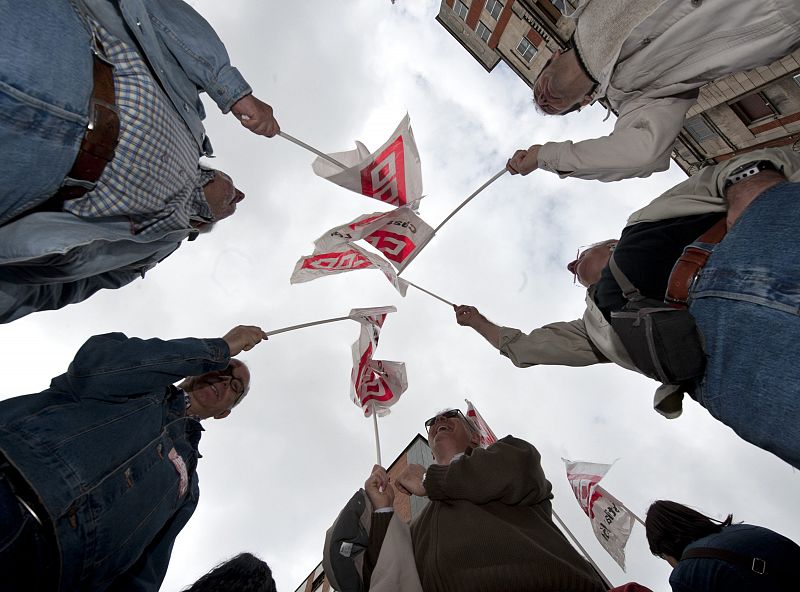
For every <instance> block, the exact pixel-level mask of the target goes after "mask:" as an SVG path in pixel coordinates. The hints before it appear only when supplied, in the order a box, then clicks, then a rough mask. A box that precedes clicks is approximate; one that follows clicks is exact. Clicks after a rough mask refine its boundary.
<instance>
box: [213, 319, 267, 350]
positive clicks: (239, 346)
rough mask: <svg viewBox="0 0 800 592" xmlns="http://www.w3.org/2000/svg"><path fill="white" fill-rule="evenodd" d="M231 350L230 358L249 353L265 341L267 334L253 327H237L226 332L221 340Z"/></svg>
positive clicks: (259, 328)
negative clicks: (245, 352) (244, 352)
mask: <svg viewBox="0 0 800 592" xmlns="http://www.w3.org/2000/svg"><path fill="white" fill-rule="evenodd" d="M222 339H224V340H225V343H227V344H228V347H229V348H230V350H231V357H234V356H238V355H239V354H240V353H242V351H249V350H251V349H253V348H254V347H255V346H256V345H258V344H259V343H261V342H262V341H264V340H266V339H267V334H266V333H264V331H262V330H261V327H256V326H255V325H238V326H237V327H234V328H233V329H231V330H230V331H228V332H227V333H226V334H225V336H224V337H223V338H222Z"/></svg>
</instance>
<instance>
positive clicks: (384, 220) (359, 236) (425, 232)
mask: <svg viewBox="0 0 800 592" xmlns="http://www.w3.org/2000/svg"><path fill="white" fill-rule="evenodd" d="M417 203H418V202H413V203H411V204H407V205H404V206H401V207H399V208H396V209H394V210H391V211H389V212H373V213H372V214H364V215H363V216H359V217H358V218H356V219H355V220H353V221H352V222H348V223H347V224H342V225H341V226H337V227H336V228H331V229H330V230H329V231H327V232H326V233H325V234H323V235H322V236H321V237H319V238H318V239H317V240H316V241H314V249H315V251H319V252H322V253H326V252H331V251H332V250H333V249H336V248H337V247H339V246H341V245H343V244H347V243H352V242H355V241H357V240H365V241H366V242H368V243H369V244H371V245H372V246H373V247H375V248H376V249H377V250H378V251H380V252H381V253H382V254H383V255H384V257H386V258H387V259H388V260H389V261H390V262H391V263H392V265H394V266H395V267H396V268H397V270H398V271H402V270H403V269H404V268H405V267H406V265H408V264H409V263H410V262H411V260H412V259H413V258H414V257H416V255H417V253H418V252H419V251H421V250H422V247H424V246H425V244H427V242H428V241H429V240H430V239H431V237H433V228H431V227H430V225H429V224H428V223H427V222H425V220H423V219H422V218H420V217H419V216H418V215H417V214H416V212H415V211H414V210H415V209H416V208H415V206H416V204H417Z"/></svg>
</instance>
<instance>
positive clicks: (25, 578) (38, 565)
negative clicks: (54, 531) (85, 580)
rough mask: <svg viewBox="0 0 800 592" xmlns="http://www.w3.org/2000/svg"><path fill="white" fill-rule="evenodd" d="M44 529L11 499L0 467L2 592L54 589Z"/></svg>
mask: <svg viewBox="0 0 800 592" xmlns="http://www.w3.org/2000/svg"><path fill="white" fill-rule="evenodd" d="M49 549H50V546H49V545H48V544H47V539H46V535H45V532H44V529H43V528H42V527H41V526H40V525H39V523H38V522H37V521H36V519H35V518H34V517H33V515H32V514H31V513H30V512H29V511H28V510H27V509H25V507H24V506H23V505H22V504H21V503H20V501H19V500H18V499H17V498H16V496H15V495H14V492H13V491H12V489H11V486H10V484H9V482H8V480H7V478H6V476H5V473H4V472H3V468H2V467H0V581H1V582H2V590H3V591H4V592H25V591H28V590H51V589H54V587H53V586H54V584H53V579H54V573H53V570H54V569H55V565H54V562H53V558H52V557H51V555H50V554H49Z"/></svg>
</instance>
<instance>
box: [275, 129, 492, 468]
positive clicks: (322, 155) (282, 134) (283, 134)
mask: <svg viewBox="0 0 800 592" xmlns="http://www.w3.org/2000/svg"><path fill="white" fill-rule="evenodd" d="M278 135H279V136H280V137H281V138H283V139H285V140H289V141H290V142H292V143H293V144H296V145H297V146H300V147H301V148H305V149H306V150H308V151H309V152H311V153H312V154H316V155H317V156H319V157H320V158H322V159H324V160H327V161H328V162H330V163H331V164H335V165H336V166H338V167H339V168H341V169H342V170H344V169H346V168H348V167H347V166H346V165H344V164H343V163H341V162H339V161H338V160H336V159H335V158H331V157H330V156H328V155H327V154H325V153H324V152H322V151H321V150H317V149H316V148H314V147H313V146H311V145H309V144H306V143H305V142H303V141H302V140H298V139H297V138H295V137H293V136H290V135H289V134H287V133H286V132H283V131H281V132H278ZM504 172H506V170H505V169H503V170H502V171H501V172H499V173H498V174H497V175H495V176H494V177H493V178H492V179H491V180H490V181H487V182H486V183H484V184H483V186H481V188H480V189H478V190H477V191H476V192H475V193H473V194H472V195H470V196H469V197H468V198H467V199H466V200H465V201H464V202H463V203H462V204H461V205H460V206H458V207H457V208H456V210H455V211H454V212H453V213H452V214H450V215H449V216H448V217H447V218H445V220H444V222H447V221H448V220H449V219H450V218H452V217H453V216H454V215H455V213H456V212H458V210H460V209H461V208H463V207H464V206H465V205H467V202H469V200H471V199H472V198H473V197H475V196H476V195H478V194H479V193H480V192H481V191H483V190H484V189H485V188H486V187H488V186H489V185H490V184H491V183H492V182H494V181H495V180H496V179H498V178H499V177H500V176H501V175H502V174H503V173H504ZM444 222H442V223H441V224H439V226H437V227H436V230H434V231H433V234H436V231H437V230H439V229H440V228H441V227H442V226H444ZM432 238H433V235H431V236H430V237H428V240H427V241H425V242H424V243H423V244H422V245H420V249H419V250H422V247H424V246H425V245H426V244H428V242H429V241H430V239H432ZM418 252H419V251H418ZM415 256H416V254H415ZM410 262H411V260H410V259H409V263H410ZM401 273H402V271H400V272H398V273H397V275H400V274H401ZM405 282H406V283H407V284H408V285H409V286H412V287H414V288H416V289H417V290H419V291H420V292H425V293H426V294H428V295H429V296H433V297H434V298H436V299H437V300H441V301H442V302H444V303H445V304H447V305H449V306H455V305H454V304H453V303H452V302H450V301H449V300H445V299H444V298H442V297H441V296H437V295H436V294H434V293H433V292H430V291H429V290H426V289H425V288H420V287H419V286H418V285H417V284H414V283H411V282H409V281H408V280H405ZM344 318H347V317H344ZM334 320H336V321H339V320H342V319H331V320H328V321H321V322H327V323H332V322H333V321H334ZM321 322H320V323H310V324H306V325H298V326H296V327H287V328H286V329H279V330H278V331H276V333H282V332H283V331H291V330H292V329H300V328H302V327H307V326H311V325H316V324H321ZM267 335H272V333H267ZM377 426H378V424H377V422H376V423H375V436H376V439H377V434H378V427H377ZM376 441H377V440H376ZM380 456H381V453H380V445H378V459H379V462H378V464H381V463H380Z"/></svg>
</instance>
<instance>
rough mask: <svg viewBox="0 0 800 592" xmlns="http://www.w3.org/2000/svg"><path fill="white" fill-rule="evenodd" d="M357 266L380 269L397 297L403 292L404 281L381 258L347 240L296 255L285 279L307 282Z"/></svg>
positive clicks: (406, 286) (404, 292) (293, 281)
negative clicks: (297, 256) (305, 254)
mask: <svg viewBox="0 0 800 592" xmlns="http://www.w3.org/2000/svg"><path fill="white" fill-rule="evenodd" d="M358 269H379V270H381V271H382V272H383V275H384V276H386V279H388V280H389V282H390V283H391V284H392V286H394V288H395V290H397V291H398V292H400V295H401V296H405V295H406V291H407V290H408V283H406V282H405V281H404V280H403V279H402V278H399V277H397V273H396V272H395V270H394V269H392V266H391V265H389V264H388V263H387V262H386V260H384V259H383V257H381V256H380V255H376V254H375V253H370V252H368V251H366V250H365V249H362V248H361V247H359V246H358V245H353V244H350V243H343V244H341V245H338V246H335V247H333V248H331V249H314V252H313V253H312V254H311V255H307V256H304V257H300V259H299V260H298V261H297V263H296V264H295V266H294V271H293V272H292V277H291V278H290V279H289V282H290V283H292V284H299V283H302V282H310V281H311V280H315V279H317V278H320V277H323V276H326V275H333V274H337V273H344V272H345V271H355V270H358Z"/></svg>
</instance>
